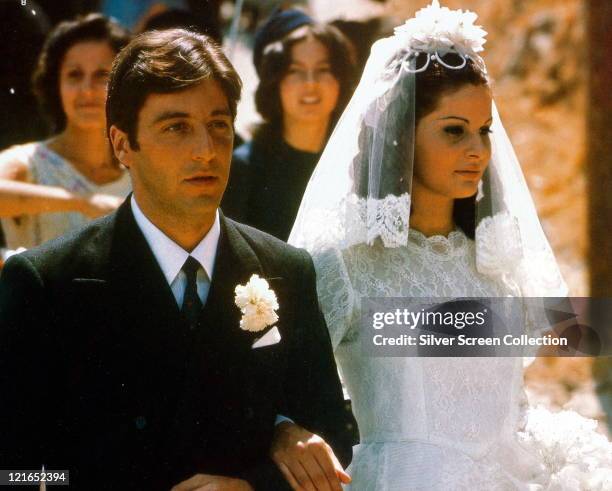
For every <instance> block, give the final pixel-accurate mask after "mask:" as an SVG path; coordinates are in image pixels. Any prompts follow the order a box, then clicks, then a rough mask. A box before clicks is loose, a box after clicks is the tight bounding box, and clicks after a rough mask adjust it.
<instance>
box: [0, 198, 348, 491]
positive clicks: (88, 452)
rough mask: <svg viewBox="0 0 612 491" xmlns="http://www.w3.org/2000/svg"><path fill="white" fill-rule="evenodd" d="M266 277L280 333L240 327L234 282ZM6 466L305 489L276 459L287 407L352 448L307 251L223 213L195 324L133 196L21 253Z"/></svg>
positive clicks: (95, 485)
mask: <svg viewBox="0 0 612 491" xmlns="http://www.w3.org/2000/svg"><path fill="white" fill-rule="evenodd" d="M254 273H257V274H259V275H260V276H261V277H263V278H267V279H268V281H269V283H270V287H271V288H272V289H273V290H274V291H275V292H276V294H277V296H278V301H279V306H280V307H279V310H278V315H279V321H278V323H277V326H278V328H279V331H280V333H281V336H282V340H281V341H280V343H278V344H276V345H273V346H268V347H263V348H259V349H251V345H252V343H253V341H254V340H255V339H256V338H257V337H259V336H261V334H262V333H250V332H246V331H243V330H241V329H240V328H239V320H240V315H241V314H240V311H239V309H238V308H237V307H236V306H235V304H234V288H235V287H236V285H238V284H244V283H245V282H247V281H248V280H249V278H250V277H251V275H252V274H254ZM0 394H1V397H2V401H1V403H0V468H3V469H40V467H41V465H42V464H45V467H46V469H69V470H70V471H71V473H70V479H71V483H72V489H88V490H89V489H113V490H123V489H126V490H127V489H130V490H132V489H134V490H136V489H142V490H145V489H146V490H149V489H168V488H170V487H171V486H172V485H174V484H177V483H178V482H180V481H182V480H184V479H186V478H188V477H190V476H191V475H193V474H195V473H210V474H222V475H231V476H238V477H242V478H245V479H247V480H248V481H249V482H251V484H252V485H253V486H254V487H255V489H265V490H275V489H290V488H289V487H288V485H287V484H286V483H285V481H284V479H283V478H282V475H281V474H280V472H279V471H278V470H277V469H276V467H275V466H274V464H273V462H272V461H271V460H270V459H269V458H268V451H269V447H270V442H271V438H272V434H273V429H274V422H275V417H276V415H277V414H282V415H285V416H288V417H290V418H292V419H293V420H294V421H295V422H296V423H298V424H300V425H302V426H303V427H305V428H307V429H308V430H310V431H313V432H315V433H318V434H320V435H321V436H322V437H323V438H324V439H325V440H326V441H327V442H328V443H329V444H330V445H331V446H332V447H333V449H334V450H335V452H336V454H337V455H338V456H339V458H340V460H341V461H342V462H343V464H345V465H347V464H348V462H349V461H350V458H351V448H350V441H349V440H348V439H347V435H348V433H347V432H346V424H347V422H346V413H345V412H344V410H343V399H342V391H341V387H340V383H339V381H338V377H337V372H336V365H335V363H334V360H333V355H332V350H331V345H330V341H329V336H328V333H327V329H326V325H325V321H324V318H323V316H322V315H321V312H320V310H319V307H318V302H317V297H316V290H315V273H314V268H313V266H312V261H311V259H310V257H309V256H308V254H307V253H306V252H304V251H302V250H298V249H295V248H292V247H290V246H288V245H287V244H284V243H283V242H281V241H279V240H276V239H274V238H273V237H271V236H269V235H267V234H264V233H262V232H259V231H257V230H255V229H253V228H250V227H248V226H245V225H242V224H239V223H236V222H233V221H232V220H229V219H226V218H224V217H223V216H221V237H220V240H219V248H218V252H217V258H216V262H215V270H214V275H213V281H212V284H211V287H210V291H209V296H208V299H207V302H206V305H205V307H204V309H203V312H202V315H201V319H200V323H199V326H198V327H197V328H196V329H193V330H190V329H189V328H188V327H187V323H186V321H185V320H184V319H183V317H182V316H181V314H180V311H179V308H178V307H177V305H176V302H175V299H174V297H173V295H172V292H171V290H170V287H169V286H168V284H167V282H166V280H165V278H164V277H163V275H162V272H161V270H160V268H159V266H158V264H157V262H156V260H155V258H154V256H153V254H152V252H151V250H150V248H149V246H148V244H147V243H146V241H145V239H144V237H143V235H142V233H141V232H140V230H139V228H138V227H137V225H136V222H135V221H134V218H133V215H132V213H131V210H130V205H129V201H126V203H124V204H123V205H122V207H121V208H120V209H119V210H118V211H117V212H116V213H114V214H112V215H110V216H108V217H105V218H103V219H100V220H97V221H95V222H92V223H91V224H90V225H88V226H86V227H85V228H83V229H81V230H80V231H78V232H76V233H74V234H72V235H69V236H66V237H62V238H60V239H57V240H54V241H51V242H49V243H47V244H45V245H43V246H41V247H39V248H37V249H32V250H30V251H28V252H25V253H23V254H20V255H17V256H14V257H13V258H11V259H10V260H9V261H8V262H7V263H6V265H5V268H4V270H3V271H2V276H1V278H0Z"/></svg>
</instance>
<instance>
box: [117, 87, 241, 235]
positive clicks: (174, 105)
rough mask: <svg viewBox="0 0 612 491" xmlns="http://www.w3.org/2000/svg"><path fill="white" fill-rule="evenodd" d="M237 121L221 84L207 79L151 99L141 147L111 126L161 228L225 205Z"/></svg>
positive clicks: (137, 190)
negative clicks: (137, 146) (223, 203)
mask: <svg viewBox="0 0 612 491" xmlns="http://www.w3.org/2000/svg"><path fill="white" fill-rule="evenodd" d="M232 123H233V121H232V116H231V113H230V109H229V104H228V101H227V97H226V96H225V94H224V92H223V90H222V89H221V86H220V85H219V83H218V82H216V81H215V80H205V81H203V82H201V83H200V84H198V85H196V86H194V87H191V88H188V89H185V90H182V91H180V92H173V93H169V94H150V95H149V96H148V97H147V98H146V100H145V103H144V105H143V107H142V109H141V110H140V114H139V116H138V126H137V128H138V129H137V137H136V139H137V141H138V144H139V149H138V150H135V149H133V148H132V147H131V146H130V145H129V142H128V140H127V135H126V134H125V133H124V132H122V131H121V130H119V129H117V128H116V127H113V128H112V129H111V139H112V140H113V146H114V148H115V153H116V155H117V157H118V158H119V160H120V161H121V162H123V163H124V164H125V165H126V166H127V167H128V168H129V169H130V175H131V178H132V187H133V190H134V195H135V197H136V201H137V202H138V205H139V206H140V208H141V209H142V210H143V212H144V213H145V214H146V215H147V216H148V217H149V218H150V219H151V220H152V221H153V222H154V223H155V224H156V225H157V226H158V227H160V228H162V229H163V228H164V225H165V226H169V228H172V225H173V224H174V226H175V227H176V220H183V221H184V223H193V221H194V220H195V221H196V222H197V221H199V220H200V219H201V217H205V216H210V214H211V213H213V212H214V211H215V210H216V208H217V207H218V206H219V203H220V201H221V197H222V196H223V192H224V191H225V186H226V185H227V180H228V176H229V169H230V161H231V156H232V146H233V140H234V130H233V125H232ZM173 222H174V223H173Z"/></svg>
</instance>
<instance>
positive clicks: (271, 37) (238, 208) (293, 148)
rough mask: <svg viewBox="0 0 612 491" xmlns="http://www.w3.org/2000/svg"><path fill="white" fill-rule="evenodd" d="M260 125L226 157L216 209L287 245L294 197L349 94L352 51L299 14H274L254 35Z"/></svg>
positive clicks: (328, 28)
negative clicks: (228, 165) (226, 178)
mask: <svg viewBox="0 0 612 491" xmlns="http://www.w3.org/2000/svg"><path fill="white" fill-rule="evenodd" d="M253 60H254V64H255V68H256V70H257V73H258V75H259V80H260V82H259V85H258V87H257V90H256V93H255V104H256V107H257V110H258V111H259V113H260V114H261V116H262V117H263V119H264V123H263V124H262V125H261V126H260V127H259V128H257V129H256V131H255V134H254V137H253V140H252V141H251V142H249V143H246V144H244V145H242V146H240V147H239V148H238V149H236V151H235V152H234V159H233V161H232V170H231V175H230V182H229V185H228V188H227V191H226V193H225V196H224V199H223V202H222V209H223V211H224V212H225V213H226V214H227V215H228V216H230V217H232V218H235V219H236V220H238V221H242V222H244V223H247V224H249V225H252V226H254V227H256V228H259V229H261V230H264V231H266V232H268V233H270V234H272V235H275V236H276V237H279V238H280V239H282V240H287V237H288V236H289V232H290V230H291V226H292V225H293V221H294V219H295V215H296V213H297V210H298V207H299V204H300V200H301V198H302V194H303V193H304V189H305V188H306V184H307V183H308V180H309V179H310V175H311V174H312V171H313V170H314V167H315V165H316V163H317V162H318V160H319V157H320V156H321V151H322V150H323V147H324V146H325V143H326V142H327V139H328V137H329V135H330V133H331V131H332V130H333V128H334V126H335V123H336V121H337V119H338V117H339V116H340V114H341V113H342V110H343V109H344V106H345V105H346V102H347V101H348V99H349V98H350V96H351V94H352V90H353V83H354V77H355V70H354V61H353V53H352V47H351V45H350V44H349V41H348V40H347V39H346V38H345V37H344V36H343V35H342V34H341V33H340V31H338V30H337V29H336V28H334V27H332V26H329V25H318V24H315V23H314V21H313V20H312V19H311V18H310V17H308V16H307V15H306V14H304V13H303V12H301V11H299V10H285V11H277V12H276V13H275V14H273V15H272V17H270V19H269V20H268V21H267V22H266V23H265V24H264V25H263V26H262V28H261V29H260V30H259V31H258V32H257V34H256V36H255V46H254V54H253Z"/></svg>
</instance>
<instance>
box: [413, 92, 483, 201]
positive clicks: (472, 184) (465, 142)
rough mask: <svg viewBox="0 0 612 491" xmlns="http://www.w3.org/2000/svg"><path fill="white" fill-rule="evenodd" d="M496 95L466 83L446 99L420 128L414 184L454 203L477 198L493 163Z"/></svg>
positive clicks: (418, 126) (418, 129) (439, 103)
mask: <svg viewBox="0 0 612 491" xmlns="http://www.w3.org/2000/svg"><path fill="white" fill-rule="evenodd" d="M491 103H492V99H491V93H490V89H489V88H488V87H486V86H476V85H471V84H469V85H464V86H463V87H461V88H460V89H458V90H457V91H455V92H451V93H448V94H445V95H443V96H442V97H441V98H440V100H439V102H438V106H437V107H436V109H435V110H434V111H433V112H431V113H429V114H427V115H426V116H424V117H423V118H422V119H421V120H420V121H419V123H418V125H417V127H416V140H415V163H414V177H413V185H417V186H421V187H423V188H426V189H427V190H428V191H430V192H432V193H435V194H437V195H441V196H444V197H447V198H451V199H458V198H467V197H469V196H473V195H474V194H475V193H476V192H477V190H478V183H479V182H480V179H481V178H482V174H483V172H484V171H485V169H486V167H487V164H488V163H489V159H490V158H491V142H490V139H489V133H490V126H491V121H492V117H491V105H492V104H491Z"/></svg>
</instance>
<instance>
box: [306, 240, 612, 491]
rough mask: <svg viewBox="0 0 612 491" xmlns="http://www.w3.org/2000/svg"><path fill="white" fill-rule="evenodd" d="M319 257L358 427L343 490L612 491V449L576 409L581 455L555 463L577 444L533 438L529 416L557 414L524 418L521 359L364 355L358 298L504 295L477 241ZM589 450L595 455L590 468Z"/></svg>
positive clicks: (574, 427)
mask: <svg viewBox="0 0 612 491" xmlns="http://www.w3.org/2000/svg"><path fill="white" fill-rule="evenodd" d="M313 257H314V261H315V266H316V269H317V276H318V290H319V298H320V302H321V306H322V309H323V311H324V313H325V316H326V320H327V324H328V326H329V329H330V334H331V338H332V344H333V347H334V351H335V355H336V360H337V362H338V366H339V369H340V372H341V376H342V379H343V382H344V384H345V387H346V389H347V391H348V393H349V395H350V397H351V399H352V403H353V411H354V414H355V417H356V419H357V422H358V425H359V431H360V444H359V445H357V446H356V447H355V448H354V457H353V462H352V464H351V466H350V468H349V471H348V472H349V473H350V474H351V476H352V478H353V482H352V484H351V485H349V486H347V487H346V489H350V490H351V491H408V490H429V491H437V490H440V491H454V490H487V491H492V490H520V489H529V490H536V489H576V490H578V489H612V481H607V479H608V478H609V470H610V466H611V465H612V462H611V460H612V451H611V447H610V446H609V444H608V442H607V441H606V439H605V437H603V436H601V435H598V434H596V433H595V432H594V431H593V429H592V425H591V422H590V420H585V419H584V418H580V417H579V416H578V415H575V413H574V415H575V416H576V418H578V419H572V420H571V421H570V423H569V424H566V426H565V429H566V430H567V431H569V432H573V434H574V435H575V433H576V432H580V433H581V436H582V438H583V440H581V442H582V444H584V445H587V447H588V448H587V449H586V450H585V449H584V448H583V447H584V445H583V447H580V446H579V445H578V446H576V445H574V447H573V448H574V452H573V453H571V452H566V453H567V455H561V456H556V455H555V456H554V458H552V457H551V455H552V454H553V453H554V452H556V453H557V454H558V453H560V452H559V448H561V447H560V446H559V445H561V446H562V445H564V444H567V445H571V444H572V442H569V443H568V442H565V443H564V442H558V441H554V442H548V443H547V442H544V443H543V442H542V438H541V437H538V436H537V430H538V429H539V428H542V427H543V423H542V422H541V421H539V422H538V421H536V419H537V418H536V417H534V421H533V422H532V424H531V425H529V414H533V415H534V416H538V415H539V417H540V420H542V419H543V420H545V421H547V423H546V424H548V423H550V418H554V417H555V415H552V414H551V413H548V412H547V411H545V416H544V417H543V418H542V417H541V414H542V413H541V410H540V412H539V413H538V412H533V413H531V412H530V411H528V405H527V404H526V397H525V395H524V391H523V365H522V359H521V358H416V357H403V358H383V357H368V356H365V355H363V354H362V348H361V338H360V336H361V335H362V334H361V332H360V328H359V317H360V313H359V309H360V298H361V297H364V296H370V297H407V298H411V297H498V296H504V295H506V292H504V291H503V290H502V288H501V287H500V286H499V285H498V284H496V282H495V281H493V280H492V279H489V278H488V277H485V276H483V275H481V274H479V273H478V272H477V271H476V267H475V262H474V257H475V252H474V243H473V241H471V240H469V239H468V238H467V237H466V236H465V235H464V234H463V233H462V232H459V231H455V232H452V233H451V234H450V235H449V236H448V238H446V237H441V236H437V237H431V238H426V237H425V236H423V235H422V234H420V233H419V232H416V231H414V230H411V231H410V235H409V241H408V245H407V246H405V247H399V248H384V247H382V245H378V246H376V245H375V246H372V247H370V246H367V245H357V246H353V247H351V248H349V249H347V250H344V251H342V252H340V251H338V250H328V251H326V252H323V253H319V254H314V255H313ZM570 419H571V418H570ZM552 424H553V426H554V425H556V423H555V422H554V421H553V422H552ZM566 438H569V439H571V438H572V434H568V435H567V436H566ZM595 447H596V448H595ZM593 448H595V450H596V454H597V455H594V456H592V458H591V460H588V459H589V457H588V453H589V451H590V450H593ZM576 449H578V450H576ZM589 449H590V450H589ZM602 452H603V453H604V454H605V453H607V452H611V453H610V455H601V454H602ZM561 453H563V452H561ZM585 455H586V457H585ZM572 466H573V467H572ZM568 468H569V469H570V470H569V471H568ZM606 482H607V483H606ZM608 486H609V487H608Z"/></svg>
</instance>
